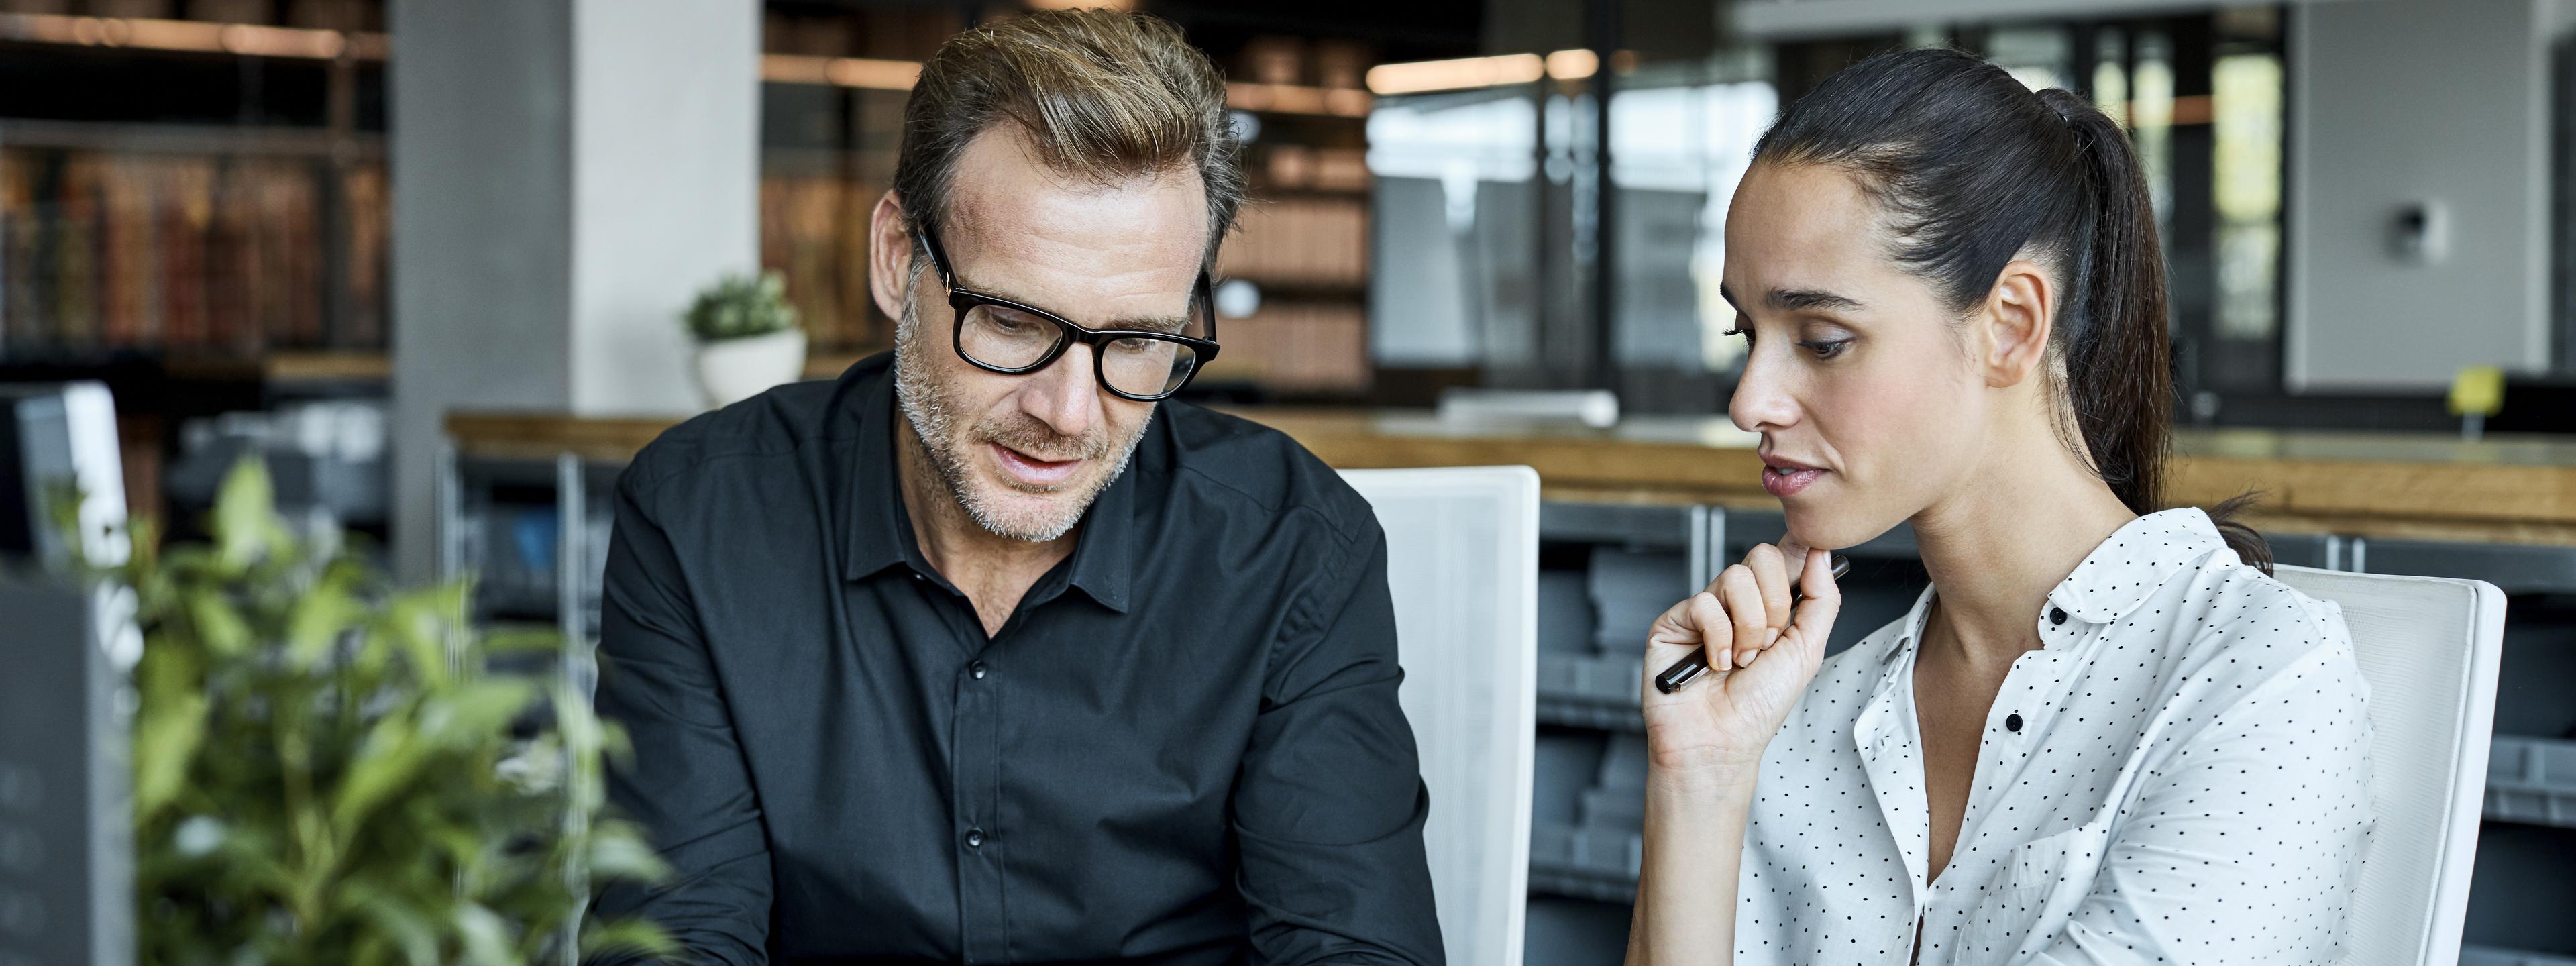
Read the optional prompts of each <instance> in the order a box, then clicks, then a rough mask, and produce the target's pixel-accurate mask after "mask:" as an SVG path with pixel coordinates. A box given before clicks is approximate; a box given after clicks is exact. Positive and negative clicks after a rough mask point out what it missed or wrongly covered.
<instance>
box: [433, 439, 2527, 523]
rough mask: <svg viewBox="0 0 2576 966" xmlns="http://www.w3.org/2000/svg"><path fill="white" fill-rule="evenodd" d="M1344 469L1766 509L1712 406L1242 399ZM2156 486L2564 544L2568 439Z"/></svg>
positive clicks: (2194, 476)
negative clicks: (2254, 495)
mask: <svg viewBox="0 0 2576 966" xmlns="http://www.w3.org/2000/svg"><path fill="white" fill-rule="evenodd" d="M1237 412H1238V414H1240V415H1243V416H1245V417H1248V418H1251V419H1254V420H1257V421H1260V422H1263V423H1267V424H1269V425H1271V426H1275V427H1278V428H1279V429H1280V430H1282V431H1284V432H1286V433H1288V434H1289V435H1290V436H1292V437H1295V438H1296V439H1297V441H1298V442H1300V443H1303V444H1305V446H1306V448H1307V449H1310V450H1313V451H1314V453H1315V455H1317V456H1319V457H1322V458H1323V460H1324V461H1325V462H1327V463H1330V464H1332V465H1334V466H1337V467H1343V468H1359V467H1394V466H1474V465H1494V464H1514V463H1519V464H1527V465H1529V466H1531V467H1534V468H1536V469H1537V470H1538V473H1539V478H1540V480H1542V481H1543V483H1544V485H1545V487H1546V492H1547V495H1548V497H1549V498H1550V499H1567V500H1588V501H1599V502H1640V503H1678V502H1705V503H1714V504H1719V505H1725V506H1735V507H1762V508H1774V507H1777V505H1778V504H1777V503H1776V502H1774V501H1773V500H1772V499H1771V497H1770V496H1769V495H1768V494H1766V493H1764V492H1762V488H1761V484H1760V482H1759V474H1760V472H1761V465H1762V464H1761V461H1760V459H1758V458H1757V457H1756V456H1755V455H1754V446H1755V444H1756V443H1757V442H1758V440H1757V439H1756V438H1755V437H1753V436H1752V435H1750V434H1747V433H1744V432H1742V431H1739V430H1737V429H1736V428H1735V427H1734V426H1733V425H1732V424H1730V423H1728V422H1727V421H1726V419H1725V418H1723V417H1683V416H1645V417H1634V418H1631V419H1628V420H1626V421H1623V422H1621V423H1620V424H1619V425H1617V426H1615V427H1611V428H1608V429H1590V428H1585V427H1579V426H1570V425H1563V424H1538V423H1528V422H1506V421H1480V422H1470V423H1460V422H1443V421H1441V420H1440V419H1438V418H1436V417H1434V416H1433V415H1431V414H1430V413H1428V412H1425V411H1418V410H1301V409H1244V410H1237ZM673 422H675V420H673V419H670V418H666V417H646V418H612V419H600V418H588V419H584V418H571V417H564V416H554V415H540V414H502V413H458V414H453V415H450V416H449V417H448V420H447V431H448V435H449V436H450V437H451V438H453V439H454V440H455V441H456V443H457V448H458V451H459V452H460V453H462V454H464V455H466V456H469V457H488V458H512V459H552V458H553V457H554V456H555V454H557V453H561V452H574V453H578V454H581V455H582V456H583V457H584V458H586V459H592V460H599V461H605V462H623V461H625V460H628V459H631V458H633V456H634V455H635V452H636V451H637V450H639V449H641V448H643V446H644V444H645V443H648V442H651V441H652V439H653V437H654V436H656V435H659V434H660V433H661V432H662V430H664V429H666V428H668V427H669V426H671V425H672V423H673ZM2174 450H2175V458H2174V461H2173V464H2172V467H2171V473H2170V475H2169V478H2168V483H2167V491H2168V492H2167V499H2169V500H2170V501H2172V502H2173V503H2175V504H2177V505H2181V504H2196V505H2204V506H2205V505H2209V504H2214V503H2217V502H2218V501H2220V500H2224V499H2227V498H2228V497H2231V496H2235V495H2236V494H2238V493H2240V492H2243V491H2245V490H2248V489H2260V490H2263V491H2265V493H2266V496H2265V498H2264V501H2263V504H2262V506H2261V512H2260V513H2259V514H2258V515H2255V516H2253V517H2252V518H2251V520H2250V522H2253V523H2255V524H2256V525H2257V526H2260V527H2263V528H2266V529H2275V530H2281V531H2284V532H2309V533H2338V534H2344V535H2348V536H2366V537H2408V538H2422V539H2436V540H2467V541H2477V542H2494V543H2526V544H2529V543H2538V544H2559V545H2571V546H2576V441H2568V440H2559V439H2556V438H2550V437H2493V438H2490V439H2488V440H2485V441H2481V442H2475V443H2468V442H2462V441H2460V440H2459V439H2457V438H2455V437H2447V436H2439V435H2429V434H2413V433H2350V432H2321V431H2281V430H2255V429H2223V430H2183V431H2180V432H2177V433H2176V434H2175V440H2174Z"/></svg>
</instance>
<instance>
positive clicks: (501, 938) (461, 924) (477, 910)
mask: <svg viewBox="0 0 2576 966" xmlns="http://www.w3.org/2000/svg"><path fill="white" fill-rule="evenodd" d="M453 922H454V924H455V927H456V936H457V938H458V939H460V940H463V943H464V949H463V950H462V952H463V953H464V955H463V956H462V957H461V961H463V962H467V963H477V964H484V966H518V964H516V963H513V962H512V960H513V959H514V958H515V957H514V956H513V955H512V953H511V952H510V924H509V923H508V922H507V921H506V920H503V919H502V918H501V917H500V916H499V915H497V914H495V913H493V911H492V910H490V909H487V908H485V907H484V906H483V905H482V904H480V903H473V902H465V903H458V904H457V906H456V911H455V912H454V913H453Z"/></svg>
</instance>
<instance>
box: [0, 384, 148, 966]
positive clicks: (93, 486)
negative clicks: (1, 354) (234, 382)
mask: <svg viewBox="0 0 2576 966" xmlns="http://www.w3.org/2000/svg"><path fill="white" fill-rule="evenodd" d="M72 493H77V494H78V502H77V504H75V505H74V506H72V507H71V508H70V509H71V512H72V515H73V516H74V517H76V518H77V519H78V521H79V522H78V533H77V535H76V536H75V535H67V534H66V533H64V532H63V530H62V528H60V527H59V526H57V524H56V521H57V520H58V519H59V516H60V514H59V513H58V512H57V510H56V507H58V506H59V505H60V504H59V502H58V501H59V500H60V499H61V498H63V495H64V494H72ZM124 524H125V483H124V478H123V471H122V469H121V467H120V461H119V459H118V456H117V435H116V407H115V403H114V402H113V401H112V400H111V399H110V398H109V397H108V394H107V390H106V388H105V387H102V386H99V385H97V384H95V383H82V384H72V385H48V386H24V385H0V615H5V616H0V966H132V964H133V962H134V872H133V868H134V864H133V833H134V819H133V804H132V794H131V787H132V765H131V755H132V744H131V739H130V737H129V727H128V715H129V709H130V707H131V705H132V702H133V697H132V691H131V687H130V685H129V684H128V682H127V677H126V675H127V672H128V671H129V670H130V669H131V668H132V667H133V662H134V660H135V659H136V658H137V657H139V656H141V653H142V638H141V636H140V634H139V632H138V631H137V630H136V628H135V626H134V621H133V603H132V601H133V595H132V593H131V592H130V591H127V590H124V589H122V588H119V587H117V586H115V585H113V584H111V583H101V582H94V581H91V580H89V579H87V578H86V577H85V576H84V575H82V574H80V573H78V572H77V571H76V568H74V567H73V566H72V564H73V563H74V562H75V561H76V559H86V560H88V561H90V562H91V563H94V564H115V563H120V562H122V561H123V560H124V559H125V556H126V552H127V546H128V545H127V543H126V536H125V532H124ZM75 546H78V547H79V548H80V549H81V550H82V551H83V552H82V553H81V554H79V555H77V556H76V555H75V554H74V553H73V552H72V551H73V548H74V547H75Z"/></svg>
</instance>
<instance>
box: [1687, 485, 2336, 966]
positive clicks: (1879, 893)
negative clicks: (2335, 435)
mask: <svg viewBox="0 0 2576 966" xmlns="http://www.w3.org/2000/svg"><path fill="white" fill-rule="evenodd" d="M1937 590H1938V588H1933V589H1930V590H1926V591H1925V592H1924V594H1923V596H1922V598H1921V599H1919V600H1917V601H1916V602H1915V605H1914V609H1913V611H1912V612H1911V613H1909V614H1907V615H1906V616H1905V617H1904V618H1903V619H1901V620H1898V621H1896V622H1895V623H1892V624H1889V625H1887V626H1886V627H1883V628H1880V629H1879V630H1878V631H1876V632H1875V633H1872V634H1871V635H1870V636H1869V637H1868V638H1867V639H1865V640H1863V641H1862V642H1861V643H1859V644H1858V645H1855V646H1854V647H1852V648H1851V649H1850V650H1848V651H1845V652H1843V653H1841V654H1837V655H1835V656H1834V657H1833V658H1831V659H1829V660H1827V661H1826V662H1825V664H1824V668H1823V669H1822V670H1821V671H1819V672H1818V673H1817V675H1816V679H1815V681H1814V682H1813V683H1811V684H1810V685H1809V686H1808V688H1807V692H1806V695H1805V696H1804V697H1802V698H1801V699H1800V700H1799V703H1798V706H1797V707H1796V708H1795V709H1794V710H1792V711H1791V712H1790V715H1789V720H1788V721H1787V723H1786V724H1785V725H1783V727H1782V728H1781V731H1780V734H1779V735H1778V736H1777V737H1775V738H1774V739H1772V741H1771V745H1770V747H1769V749H1768V750H1767V751H1766V753H1765V756H1764V759H1763V763H1762V770H1761V774H1760V776H1759V778H1758V779H1757V780H1756V785H1755V788H1754V802H1753V813H1752V819H1751V824H1750V826H1749V828H1748V829H1747V831H1746V834H1745V852H1744V867H1743V879H1742V883H1741V890H1742V891H1741V892H1740V893H1739V895H1740V896H1741V898H1740V900H1739V901H1740V902H1741V904H1742V907H1741V908H1740V909H1739V910H1738V911H1737V914H1736V946H1737V952H1736V962H1738V963H1758V964H1775V963H1777V964H1788V963H1798V964H1809V963H1889V964H1902V963H1906V962H1908V961H1909V960H1910V958H1911V957H1912V956H1913V955H1914V953H1915V948H1916V939H1917V937H1916V935H1915V930H1916V925H1917V923H1918V921H1919V922H1920V924H1921V930H1922V936H1921V937H1920V938H1921V959H1920V960H1919V961H1920V962H1922V963H1924V964H1926V966H1939V964H1948V963H1960V964H1979V966H1984V964H2024V963H2049V964H2056V963H2124V964H2125V963H2140V964H2145V963H2261V964H2266V966H2293V964H2300V963H2316V964H2329V963H2333V962H2335V961H2336V960H2337V958H2338V956H2339V951H2338V942H2339V938H2340V936H2341V935H2342V932H2343V918H2344V909H2345V907H2346V906H2347V904H2348V903H2349V902H2350V900H2351V898H2352V883H2353V877H2354V875H2355V874H2356V873H2357V872H2358V871H2359V863H2360V859H2361V854H2362V850H2363V847H2364V845H2365V843H2366V842H2367V839H2368V834H2369V828H2370V821H2371V815H2370V790H2369V775H2370V767H2369V753H2370V751H2369V749H2370V724H2369V721H2368V719H2367V718H2366V717H2365V716H2364V715H2363V710H2362V709H2363V701H2364V699H2365V697H2366V694H2367V692H2366V688H2365V686H2364V685H2363V683H2362V680H2361V671H2360V668H2359V667H2358V666H2357V665H2355V664H2354V662H2353V652H2352V641H2351V637H2350V635H2349V633H2348V632H2346V631H2345V629H2344V623H2343V617H2342V613H2341V612H2340V611H2339V610H2337V609H2336V607H2335V606H2334V604H2332V603H2331V602H2319V601H2314V600H2310V599H2308V598H2307V597H2305V596H2303V595H2301V594H2300V593H2299V592H2297V591H2294V590H2291V589H2290V588H2288V587H2286V586H2283V585H2282V584H2280V583H2279V582H2277V581H2274V580H2272V579H2271V578H2269V577H2266V576H2264V575H2263V573H2262V572H2261V571H2258V570H2256V569H2254V568H2253V567H2250V566H2247V565H2245V564H2243V563H2242V562H2240V561H2239V560H2238V559H2237V557H2236V554H2235V553H2234V552H2233V551H2230V550H2228V549H2227V546H2226V543H2225V542H2224V541H2223V540H2222V539H2221V538H2220V536H2219V534H2218V531H2217V529H2216V528H2215V527H2214V526H2212V525H2211V523H2210V520H2209V517H2208V516H2207V515H2206V514H2204V513H2202V512H2201V511H2199V510H2197V509H2178V510H2166V511H2164V512H2161V513H2155V514H2151V515H2148V516H2144V517H2140V518H2138V519H2137V520H2134V521H2131V522H2130V523H2129V524H2128V525H2127V526H2124V527H2121V528H2120V530H2119V532H2117V533H2114V534H2112V535H2111V538H2110V539H2109V540H2107V541H2105V542H2104V543H2103V544H2102V545H2101V546H2100V547H2099V548H2096V549H2095V550H2094V551H2093V553H2092V555H2091V556H2089V557H2087V558H2085V560H2084V562H2083V563H2082V564H2080V565H2078V566H2077V567H2076V568H2075V572H2074V573H2072V574H2070V575H2068V576H2067V578H2066V580H2065V581H2064V582H2062V583H2060V584H2058V586H2057V587H2056V589H2054V590H2052V591H2050V592H2049V595H2048V601H2047V603H2046V604H2045V605H2043V606H2042V607H2041V608H2040V611H2039V613H2037V614H2034V615H2032V620H2034V621H2036V622H2037V626H2038V628H2039V636H2040V640H2041V641H2042V642H2043V643H2044V646H2043V647H2042V648H2041V649H2039V650H2034V651H2031V652H2029V653H2027V654H2024V655H2022V656H2021V658H2020V659H2019V660H2017V661H2015V662H2014V663H2013V666H2012V671H2011V673H2010V676H2009V677H2007V678H2006V679H2005V681H2004V685H2003V688H2002V689H2001V690H2000V691H1998V692H1997V693H1996V696H1995V704H1994V708H1993V709H1992V710H1991V711H1990V712H1988V714H1987V716H1986V730H1985V739H1984V743H1983V744H1984V748H1983V751H1982V752H1981V754H1980V756H1979V758H1978V761H1977V766H1976V775H1975V778H1974V780H1973V782H1972V784H1971V785H1970V790H1969V794H1968V804H1967V812H1966V815H1965V817H1964V819H1963V820H1962V821H1961V823H1960V829H1959V837H1958V844H1957V845H1956V846H1955V847H1954V848H1953V849H1952V853H1953V854H1952V855H1951V857H1950V865H1949V867H1948V868H1946V869H1941V870H1934V869H1927V868H1925V867H1924V866H1925V865H1926V864H1927V862H1928V856H1929V854H1930V851H1931V846H1930V842H1931V826H1930V819H1929V812H1928V807H1927V805H1926V804H1925V799H1924V792H1923V757H1922V750H1921V742H1920V740H1919V737H1918V735H1917V731H1916V723H1915V708H1914V686H1913V677H1914V654H1915V641H1916V640H1917V638H1918V635H1919V633H1920V631H1921V629H1922V626H1923V620H1924V615H1925V613H1926V611H1927V609H1928V607H1929V605H1930V604H1931V602H1932V599H1933V594H1934V593H1935V592H1937Z"/></svg>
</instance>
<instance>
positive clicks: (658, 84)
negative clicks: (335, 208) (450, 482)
mask: <svg viewBox="0 0 2576 966" xmlns="http://www.w3.org/2000/svg"><path fill="white" fill-rule="evenodd" d="M390 19H391V21H392V34H393V36H394V38H395V40H394V43H395V45H396V48H395V51H394V60H393V64H394V67H393V69H392V71H391V72H390V83H391V85H392V92H391V94H392V102H393V103H392V133H391V137H390V142H391V151H392V171H393V197H394V215H393V217H394V243H393V266H392V275H393V302H394V312H395V318H396V321H395V324H394V345H393V361H394V419H393V422H394V426H393V431H394V439H393V443H394V448H393V457H394V499H395V504H394V507H393V517H394V520H393V524H394V532H393V538H394V547H393V549H394V553H395V563H396V566H397V571H398V573H399V574H400V576H401V577H402V578H403V579H405V580H407V581H415V582H417V581H421V580H425V579H427V578H428V577H429V576H430V575H431V573H432V569H433V565H434V563H435V560H436V554H435V551H436V547H435V544H434V543H433V528H432V525H431V520H432V512H433V507H432V501H433V498H434V482H433V470H434V468H435V465H436V459H437V454H438V452H439V447H440V445H441V443H442V441H443V440H444V438H445V436H444V433H443V432H442V430H441V424H442V421H443V420H444V418H445V416H446V414H447V413H448V412H449V411H450V410H453V409H459V408H468V409H479V410H533V411H546V412H571V413H578V414H584V415H605V414H615V413H626V414H639V413H684V412H689V411H692V410H694V409H695V408H696V407H697V396H696V390H695V388H694V386H693V385H692V384H691V383H690V381H689V377H688V374H687V368H686V365H685V360H686V352H687V343H686V337H685V336H684V335H683V333H682V332H681V330H680V327H679V321H678V315H679V313H680V311H681V310H683V309H684V308H686V307H687V305H688V300H689V297H690V295H691V294H692V293H693V292H695V291H696V290H697V289H698V288H699V287H701V286H703V285H705V284H707V283H708V282H711V281H713V280H714V279H715V278H716V276H718V275H719V274H722V273H725V272H735V271H745V270H749V269H751V268H753V267H755V266H756V265H757V264H758V260H759V234H758V218H759V202H758V192H759V182H758V177H759V175H758V156H759V155H758V152H759V144H758V125H759V119H760V114H759V76H760V74H759V60H758V57H759V29H760V7H759V3H758V0H394V3H393V5H392V10H391V13H390Z"/></svg>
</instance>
